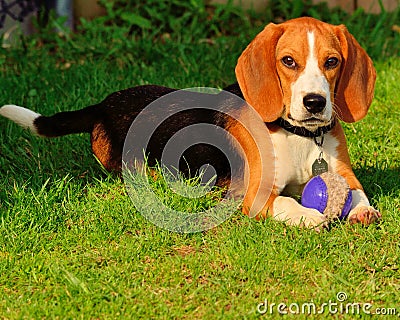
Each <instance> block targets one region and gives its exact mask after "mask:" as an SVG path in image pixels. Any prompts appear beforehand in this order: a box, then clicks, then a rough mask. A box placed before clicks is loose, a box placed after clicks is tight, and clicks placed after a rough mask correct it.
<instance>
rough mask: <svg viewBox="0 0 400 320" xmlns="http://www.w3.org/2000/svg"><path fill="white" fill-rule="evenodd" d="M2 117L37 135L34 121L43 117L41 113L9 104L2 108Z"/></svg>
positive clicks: (0, 112) (0, 111)
mask: <svg viewBox="0 0 400 320" xmlns="http://www.w3.org/2000/svg"><path fill="white" fill-rule="evenodd" d="M0 115H2V116H3V117H6V118H8V119H10V120H12V121H14V122H15V123H16V124H18V125H20V126H21V127H23V128H25V129H29V130H31V131H32V132H33V133H36V134H37V128H36V127H35V125H34V121H35V119H36V118H38V117H40V116H41V115H40V114H39V113H36V112H33V111H32V110H29V109H26V108H23V107H19V106H16V105H13V104H7V105H5V106H2V107H1V108H0Z"/></svg>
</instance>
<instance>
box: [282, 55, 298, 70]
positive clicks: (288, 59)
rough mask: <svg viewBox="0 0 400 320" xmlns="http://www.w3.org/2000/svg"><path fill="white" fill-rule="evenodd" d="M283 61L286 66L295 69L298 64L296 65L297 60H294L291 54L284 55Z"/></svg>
mask: <svg viewBox="0 0 400 320" xmlns="http://www.w3.org/2000/svg"><path fill="white" fill-rule="evenodd" d="M281 61H282V63H283V64H284V65H285V66H286V67H288V68H290V69H294V68H296V66H297V65H296V61H294V59H293V58H292V57H290V56H285V57H283V58H282V59H281Z"/></svg>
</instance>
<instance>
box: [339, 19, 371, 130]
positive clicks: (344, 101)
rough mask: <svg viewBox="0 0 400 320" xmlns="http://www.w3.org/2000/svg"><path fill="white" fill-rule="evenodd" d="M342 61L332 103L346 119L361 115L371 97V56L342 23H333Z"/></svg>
mask: <svg viewBox="0 0 400 320" xmlns="http://www.w3.org/2000/svg"><path fill="white" fill-rule="evenodd" d="M336 36H337V37H338V39H339V41H340V45H341V47H342V55H343V64H342V67H341V68H342V69H341V74H340V77H339V80H338V83H337V89H336V97H335V104H336V106H337V107H338V116H339V118H340V119H341V120H343V121H345V122H355V121H358V120H361V119H362V118H364V116H365V115H366V114H367V111H368V108H369V106H370V104H371V102H372V99H373V97H374V87H375V78H376V72H375V68H374V66H373V64H372V60H371V59H370V57H369V56H368V55H367V53H366V52H365V51H364V49H363V48H362V47H361V46H360V45H359V44H358V42H357V41H356V40H355V39H354V37H353V36H352V35H351V34H350V33H349V31H348V30H347V28H346V27H345V26H344V25H340V26H337V27H336Z"/></svg>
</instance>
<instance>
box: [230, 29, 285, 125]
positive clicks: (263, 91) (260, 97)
mask: <svg viewBox="0 0 400 320" xmlns="http://www.w3.org/2000/svg"><path fill="white" fill-rule="evenodd" d="M282 33H283V28H282V27H280V26H278V25H275V24H273V23H270V24H268V25H267V26H266V27H265V28H264V30H263V31H261V32H260V33H259V34H258V35H257V36H256V37H255V38H254V40H253V41H252V42H251V43H250V44H249V45H248V46H247V48H246V49H245V50H244V51H243V53H242V54H241V56H240V57H239V59H238V63H237V65H236V69H235V72H236V78H237V80H238V83H239V86H240V89H241V90H242V93H243V96H244V98H245V99H246V101H247V102H248V103H249V104H250V105H251V106H252V107H253V108H255V109H256V110H257V112H258V113H259V114H260V116H261V117H262V119H263V120H264V122H272V121H274V120H276V119H277V118H278V117H279V116H280V115H281V114H282V111H283V96H282V89H281V86H280V82H279V78H278V73H277V70H276V44H277V42H278V40H279V38H280V37H281V35H282Z"/></svg>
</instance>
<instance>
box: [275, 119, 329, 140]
mask: <svg viewBox="0 0 400 320" xmlns="http://www.w3.org/2000/svg"><path fill="white" fill-rule="evenodd" d="M272 123H274V124H276V125H278V126H280V127H281V128H283V129H285V130H286V131H289V132H291V133H294V134H295V135H298V136H302V137H306V138H316V137H320V136H321V135H323V134H325V133H327V132H329V131H330V130H331V129H332V128H333V127H334V126H335V124H336V120H335V119H333V121H332V122H331V123H330V124H328V125H327V126H323V127H319V128H318V129H317V130H315V131H310V130H307V129H306V128H304V127H297V126H294V125H292V124H290V123H289V122H288V121H286V120H284V119H282V118H278V119H277V120H275V121H274V122H272Z"/></svg>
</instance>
